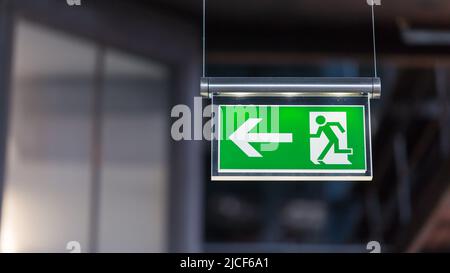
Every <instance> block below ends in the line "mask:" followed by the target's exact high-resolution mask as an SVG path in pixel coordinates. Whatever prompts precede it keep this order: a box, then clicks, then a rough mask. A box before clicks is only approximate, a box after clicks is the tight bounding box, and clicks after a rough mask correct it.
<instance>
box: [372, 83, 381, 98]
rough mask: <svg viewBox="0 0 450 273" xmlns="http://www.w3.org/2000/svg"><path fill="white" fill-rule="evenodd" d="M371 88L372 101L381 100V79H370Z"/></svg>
mask: <svg viewBox="0 0 450 273" xmlns="http://www.w3.org/2000/svg"><path fill="white" fill-rule="evenodd" d="M372 81H373V84H372V85H373V87H372V97H371V98H372V99H380V98H381V79H380V78H372Z"/></svg>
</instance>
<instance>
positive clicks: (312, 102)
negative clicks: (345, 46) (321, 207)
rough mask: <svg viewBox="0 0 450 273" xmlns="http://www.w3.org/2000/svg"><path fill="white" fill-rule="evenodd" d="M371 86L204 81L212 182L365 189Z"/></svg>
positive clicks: (370, 82) (371, 82)
mask: <svg viewBox="0 0 450 273" xmlns="http://www.w3.org/2000/svg"><path fill="white" fill-rule="evenodd" d="M380 92H381V83H380V81H379V79H377V78H350V79H349V78H317V79H313V78H208V79H205V81H203V82H202V93H203V94H207V95H208V97H210V98H212V104H213V109H214V112H215V114H214V119H213V126H212V128H213V130H212V144H211V145H212V146H211V147H212V161H211V163H212V165H211V167H212V169H211V179H212V180H213V181H371V180H372V150H371V149H372V147H371V125H370V99H371V98H378V97H379V96H380Z"/></svg>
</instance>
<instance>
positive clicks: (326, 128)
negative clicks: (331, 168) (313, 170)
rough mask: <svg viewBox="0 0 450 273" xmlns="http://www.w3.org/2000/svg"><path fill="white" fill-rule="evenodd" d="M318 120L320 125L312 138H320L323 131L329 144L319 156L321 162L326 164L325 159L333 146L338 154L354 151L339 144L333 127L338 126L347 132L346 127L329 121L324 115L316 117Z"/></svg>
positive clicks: (343, 131) (341, 130)
mask: <svg viewBox="0 0 450 273" xmlns="http://www.w3.org/2000/svg"><path fill="white" fill-rule="evenodd" d="M316 122H317V124H318V125H320V127H319V128H318V129H317V132H316V133H315V134H312V135H311V138H320V137H321V135H322V133H323V134H325V136H326V138H327V139H328V144H327V145H326V146H325V148H324V149H323V150H322V152H321V153H320V155H319V157H318V158H317V161H318V162H319V163H320V164H325V163H324V162H323V160H324V158H325V156H326V155H327V154H328V152H329V151H330V149H331V148H334V153H336V154H352V153H353V150H352V149H341V147H340V146H339V138H338V136H337V135H336V133H335V132H334V131H333V128H332V127H336V128H337V129H338V130H339V131H340V132H341V133H345V129H344V127H342V125H341V124H340V123H339V122H327V120H326V118H325V117H324V116H322V115H320V116H318V117H317V118H316Z"/></svg>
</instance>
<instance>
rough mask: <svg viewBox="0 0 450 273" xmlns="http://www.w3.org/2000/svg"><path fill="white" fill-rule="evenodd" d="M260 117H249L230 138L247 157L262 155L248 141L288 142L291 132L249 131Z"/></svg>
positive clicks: (290, 140) (259, 120)
mask: <svg viewBox="0 0 450 273" xmlns="http://www.w3.org/2000/svg"><path fill="white" fill-rule="evenodd" d="M261 121H262V119H260V118H251V119H248V120H247V121H246V122H244V124H242V125H241V127H239V128H238V129H237V130H236V131H235V132H234V133H233V134H231V135H230V140H231V141H233V142H234V144H236V146H238V147H239V149H241V150H242V151H243V152H244V153H245V154H246V155H247V156H248V157H262V155H261V154H260V153H259V152H258V151H256V150H255V148H253V147H252V146H251V145H250V144H249V143H252V142H257V143H290V142H292V134H277V133H249V132H250V131H251V130H252V129H253V128H255V126H256V125H258V123H260V122H261Z"/></svg>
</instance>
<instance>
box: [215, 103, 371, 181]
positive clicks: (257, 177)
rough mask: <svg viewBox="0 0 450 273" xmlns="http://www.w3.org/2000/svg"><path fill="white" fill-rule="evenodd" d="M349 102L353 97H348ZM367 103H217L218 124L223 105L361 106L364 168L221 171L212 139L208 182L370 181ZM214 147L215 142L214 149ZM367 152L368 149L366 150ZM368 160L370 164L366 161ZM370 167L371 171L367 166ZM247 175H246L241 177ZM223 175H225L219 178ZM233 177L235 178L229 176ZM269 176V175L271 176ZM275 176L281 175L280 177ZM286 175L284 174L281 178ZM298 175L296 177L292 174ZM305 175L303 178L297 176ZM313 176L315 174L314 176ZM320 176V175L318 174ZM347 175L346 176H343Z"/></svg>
mask: <svg viewBox="0 0 450 273" xmlns="http://www.w3.org/2000/svg"><path fill="white" fill-rule="evenodd" d="M349 99H352V98H349ZM364 103H367V108H366V104H355V103H343V104H299V105H297V104H267V103H261V104H259V103H242V104H236V103H232V104H227V103H218V104H217V106H218V109H219V111H218V119H217V122H221V110H220V107H222V106H267V107H270V106H275V107H276V106H279V107H329V106H331V107H361V108H362V109H363V115H364V117H363V122H364V138H365V141H364V149H365V151H366V156H365V169H364V170H363V169H360V170H330V169H328V170H310V169H305V170H301V169H300V170H280V169H277V170H258V169H257V170H251V169H248V170H247V169H238V170H232V169H220V168H219V167H220V143H219V140H213V141H215V142H216V144H215V145H216V146H217V151H216V153H215V152H214V148H212V149H211V156H212V158H213V161H214V157H216V158H215V160H216V162H214V163H212V165H211V180H212V181H372V179H373V166H372V164H373V163H372V142H371V141H372V139H371V121H370V100H369V99H368V98H364ZM220 127H221V126H217V128H218V136H219V137H221V131H220V129H221V128H220ZM212 147H214V143H213V146H212ZM367 149H369V150H368V151H367ZM368 159H370V160H369V162H368ZM369 164H370V169H368V167H369V166H368V165H369ZM214 167H217V168H216V175H214V174H215V173H214ZM244 173H248V174H249V175H240V174H244ZM222 174H225V175H222ZM232 174H236V175H232ZM270 174H272V175H270ZM277 174H280V175H279V176H278V175H277ZM282 174H286V175H282ZM295 174H298V175H295ZM300 174H305V175H300ZM314 174H315V175H314ZM321 174H322V175H321ZM345 174H348V175H345Z"/></svg>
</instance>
